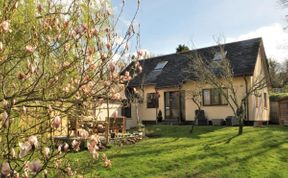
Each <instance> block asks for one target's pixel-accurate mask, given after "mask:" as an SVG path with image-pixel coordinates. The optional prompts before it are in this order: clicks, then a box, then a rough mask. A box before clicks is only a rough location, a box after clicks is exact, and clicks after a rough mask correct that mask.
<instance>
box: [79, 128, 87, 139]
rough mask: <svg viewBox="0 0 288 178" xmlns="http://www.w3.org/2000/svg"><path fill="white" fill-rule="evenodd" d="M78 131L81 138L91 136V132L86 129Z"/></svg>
mask: <svg viewBox="0 0 288 178" xmlns="http://www.w3.org/2000/svg"><path fill="white" fill-rule="evenodd" d="M78 133H79V136H80V137H81V138H84V139H87V138H88V137H89V132H87V130H85V129H78Z"/></svg>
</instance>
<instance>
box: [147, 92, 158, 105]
mask: <svg viewBox="0 0 288 178" xmlns="http://www.w3.org/2000/svg"><path fill="white" fill-rule="evenodd" d="M147 108H158V97H157V94H156V93H147Z"/></svg>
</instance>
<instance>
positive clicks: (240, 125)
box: [238, 116, 244, 135]
mask: <svg viewBox="0 0 288 178" xmlns="http://www.w3.org/2000/svg"><path fill="white" fill-rule="evenodd" d="M243 125H244V124H243V118H242V117H241V116H240V117H239V129H238V135H242V134H243Z"/></svg>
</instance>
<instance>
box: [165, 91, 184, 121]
mask: <svg viewBox="0 0 288 178" xmlns="http://www.w3.org/2000/svg"><path fill="white" fill-rule="evenodd" d="M164 95H165V97H164V100H165V101H164V103H165V106H164V107H165V119H166V120H169V119H170V120H178V121H181V120H184V113H185V100H184V92H179V91H173V92H165V93H164Z"/></svg>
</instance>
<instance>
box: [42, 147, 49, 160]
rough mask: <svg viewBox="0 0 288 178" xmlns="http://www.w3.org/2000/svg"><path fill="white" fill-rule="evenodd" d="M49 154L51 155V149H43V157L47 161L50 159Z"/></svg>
mask: <svg viewBox="0 0 288 178" xmlns="http://www.w3.org/2000/svg"><path fill="white" fill-rule="evenodd" d="M49 154H50V148H48V147H45V148H44V149H43V155H44V156H45V158H46V159H47V158H48V157H49Z"/></svg>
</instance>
